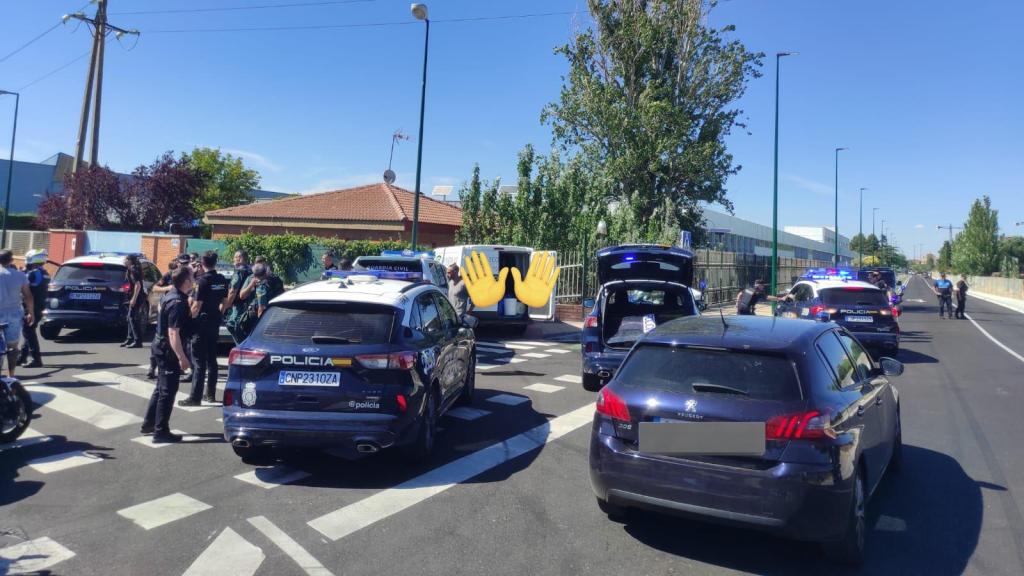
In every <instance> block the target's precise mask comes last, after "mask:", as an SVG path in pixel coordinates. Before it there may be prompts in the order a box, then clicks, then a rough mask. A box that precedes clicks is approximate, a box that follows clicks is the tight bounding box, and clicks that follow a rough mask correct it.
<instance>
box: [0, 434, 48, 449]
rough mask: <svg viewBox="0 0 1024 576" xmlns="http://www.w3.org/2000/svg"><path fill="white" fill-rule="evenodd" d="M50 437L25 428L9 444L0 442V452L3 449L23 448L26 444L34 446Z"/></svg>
mask: <svg viewBox="0 0 1024 576" xmlns="http://www.w3.org/2000/svg"><path fill="white" fill-rule="evenodd" d="M51 439H52V438H50V437H49V436H46V435H44V434H43V433H42V432H40V431H38V430H35V429H33V428H26V429H25V431H24V432H22V433H21V437H20V438H18V439H17V440H15V441H14V442H11V443H9V444H0V452H3V451H4V450H13V449H15V448H24V447H26V446H34V445H36V444H42V443H43V442H49V441H50V440H51Z"/></svg>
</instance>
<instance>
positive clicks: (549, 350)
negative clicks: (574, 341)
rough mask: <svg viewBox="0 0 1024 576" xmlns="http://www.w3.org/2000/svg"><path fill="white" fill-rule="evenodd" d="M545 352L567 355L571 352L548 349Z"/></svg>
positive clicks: (560, 349)
mask: <svg viewBox="0 0 1024 576" xmlns="http://www.w3.org/2000/svg"><path fill="white" fill-rule="evenodd" d="M545 352H550V353H551V354H568V353H569V352H571V350H564V349H562V348H549V349H547V350H545Z"/></svg>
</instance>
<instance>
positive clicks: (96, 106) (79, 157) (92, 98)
mask: <svg viewBox="0 0 1024 576" xmlns="http://www.w3.org/2000/svg"><path fill="white" fill-rule="evenodd" d="M72 18H73V19H75V20H79V21H82V22H85V23H86V24H92V30H93V36H92V56H91V58H90V59H89V75H88V76H87V77H86V79H85V95H84V97H83V98H82V115H81V118H80V120H79V123H78V140H77V141H76V143H75V163H74V165H73V168H72V170H73V171H75V172H77V171H78V170H79V169H80V168H81V166H82V163H83V162H84V161H85V140H86V136H87V135H89V108H90V105H91V106H92V120H93V124H92V140H91V142H90V145H89V154H90V156H89V162H90V163H91V164H92V165H93V166H96V165H98V164H99V149H100V110H101V107H102V105H103V56H104V51H105V47H106V43H107V32H108V30H113V31H114V34H115V35H116V36H117V37H118V38H120V37H121V36H124V35H125V34H134V35H136V36H138V35H139V31H138V30H126V29H124V28H120V27H118V26H114V25H113V24H110V23H108V22H107V0H97V6H96V15H95V16H94V17H92V18H88V17H86V15H85V14H84V13H82V12H75V13H74V14H65V15H64V22H67V21H68V20H70V19H72Z"/></svg>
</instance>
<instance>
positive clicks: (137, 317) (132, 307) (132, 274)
mask: <svg viewBox="0 0 1024 576" xmlns="http://www.w3.org/2000/svg"><path fill="white" fill-rule="evenodd" d="M124 267H125V268H126V269H127V272H126V273H125V282H126V283H127V284H128V294H129V296H128V339H127V340H125V341H124V342H123V343H121V347H122V348H142V340H143V327H142V326H143V318H142V315H143V313H144V309H145V305H146V285H145V283H144V280H143V277H142V265H141V264H139V257H138V256H136V255H134V254H129V255H128V256H125V258H124Z"/></svg>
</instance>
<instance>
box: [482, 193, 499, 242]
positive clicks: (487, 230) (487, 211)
mask: <svg viewBox="0 0 1024 576" xmlns="http://www.w3.org/2000/svg"><path fill="white" fill-rule="evenodd" d="M482 185H483V186H484V190H483V193H482V194H481V200H480V227H479V232H480V237H479V239H478V240H477V241H478V242H482V243H490V242H493V241H494V240H495V235H496V234H497V232H498V226H499V225H500V222H499V218H498V216H499V214H498V185H497V183H495V184H490V183H485V184H482Z"/></svg>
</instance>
